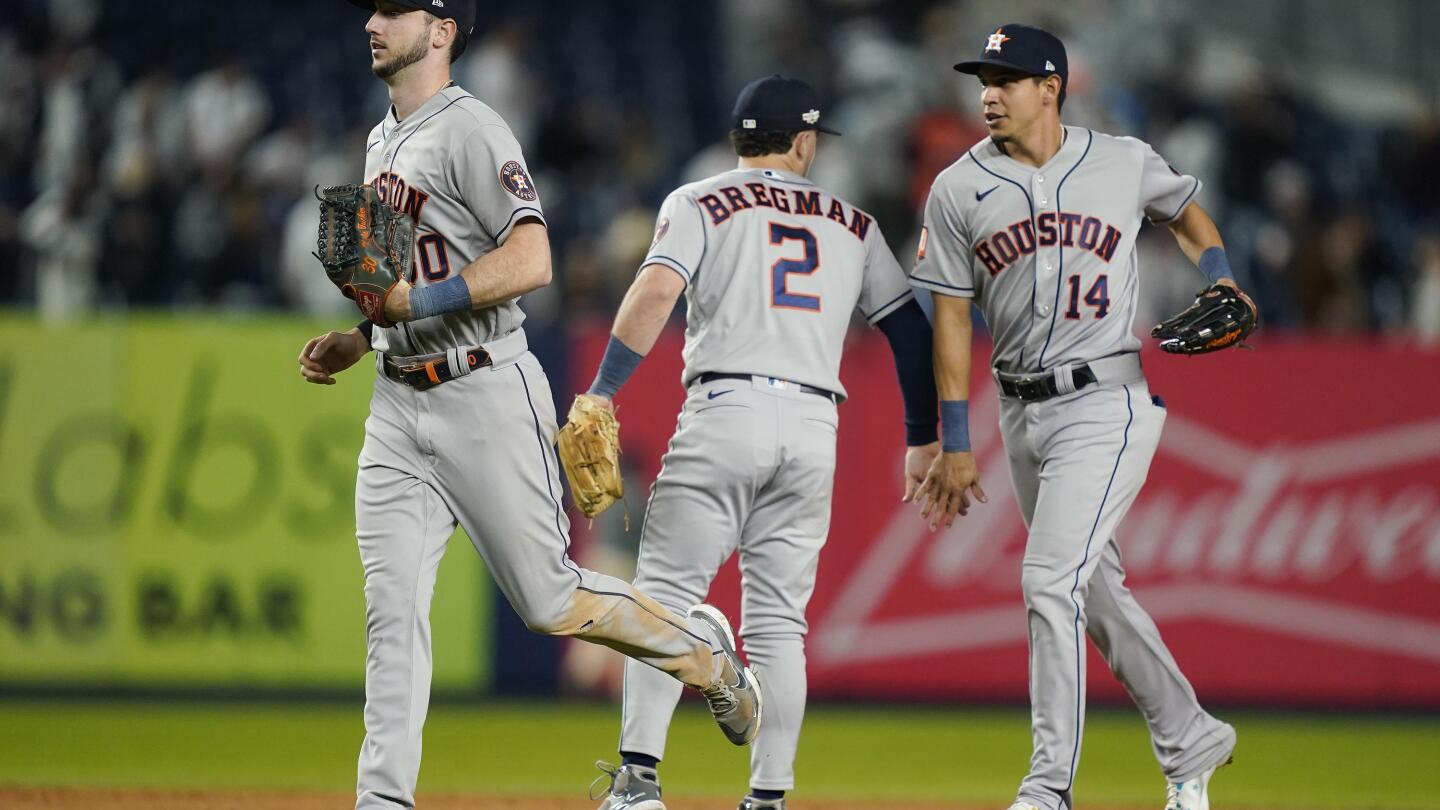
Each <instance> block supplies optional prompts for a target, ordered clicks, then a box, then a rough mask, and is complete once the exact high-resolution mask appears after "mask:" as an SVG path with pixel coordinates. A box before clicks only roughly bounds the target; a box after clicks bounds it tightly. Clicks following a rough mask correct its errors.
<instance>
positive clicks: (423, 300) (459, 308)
mask: <svg viewBox="0 0 1440 810" xmlns="http://www.w3.org/2000/svg"><path fill="white" fill-rule="evenodd" d="M467 309H470V287H469V286H468V285H467V284H466V283H465V277H464V276H451V277H450V278H447V279H445V280H444V281H442V282H440V283H439V284H429V285H426V286H424V287H413V288H411V290H410V320H412V321H418V320H420V319H421V318H429V317H431V316H432V315H444V314H445V313H447V312H463V311H465V310H467Z"/></svg>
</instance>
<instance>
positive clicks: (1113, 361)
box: [995, 353, 1144, 402]
mask: <svg viewBox="0 0 1440 810" xmlns="http://www.w3.org/2000/svg"><path fill="white" fill-rule="evenodd" d="M1142 376H1144V375H1143V374H1142V372H1141V370H1140V355H1138V354H1133V353H1131V354H1117V355H1115V356H1114V357H1106V358H1103V359H1100V360H1092V361H1091V362H1089V363H1067V364H1065V365H1063V366H1056V367H1055V368H1053V369H1051V370H1049V371H1044V372H1041V373H1039V374H1011V373H1009V372H1005V371H999V370H996V371H995V384H996V385H998V386H999V388H1000V394H1001V395H1002V396H1004V397H1005V398H1007V399H1018V400H1020V401H1021V402H1043V401H1044V400H1047V399H1050V398H1051V397H1058V396H1060V395H1062V394H1073V393H1075V392H1076V391H1079V390H1080V389H1082V388H1085V387H1086V386H1090V385H1095V384H1097V383H1098V384H1100V385H1115V384H1120V383H1128V382H1136V381H1138V380H1140V379H1141V377H1142Z"/></svg>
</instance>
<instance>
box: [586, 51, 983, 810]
mask: <svg viewBox="0 0 1440 810" xmlns="http://www.w3.org/2000/svg"><path fill="white" fill-rule="evenodd" d="M820 107H821V105H820V103H819V100H818V98H817V96H816V95H815V92H814V90H812V89H811V88H810V87H809V86H808V85H806V84H805V83H804V82H801V81H798V80H795V79H787V78H783V77H780V76H769V77H766V78H763V79H759V80H757V81H755V82H753V83H751V84H750V85H748V86H747V87H746V88H745V89H744V90H743V91H741V93H740V96H739V99H738V100H737V102H736V105H735V111H734V121H733V128H732V131H731V133H730V140H731V143H732V144H733V146H734V148H735V152H736V154H738V155H739V157H740V162H739V168H737V169H735V170H733V171H728V172H724V173H722V174H718V175H716V176H714V177H711V178H708V179H706V180H701V181H699V182H696V183H691V184H689V185H686V186H682V187H681V188H679V189H677V190H676V191H675V192H673V193H672V194H671V195H670V196H669V197H668V198H667V199H666V200H665V203H664V205H663V206H662V207H661V209H660V214H659V218H658V221H657V226H656V230H655V241H654V243H653V244H652V245H651V246H650V251H649V254H648V255H647V256H646V258H645V261H644V263H643V265H642V267H641V270H640V272H639V274H638V275H637V276H636V279H635V281H634V283H633V284H632V286H631V287H630V290H629V292H628V294H627V295H626V296H625V300H624V302H623V303H622V304H621V305H620V311H619V313H618V315H617V316H616V318H615V326H614V331H613V333H612V335H611V338H610V343H609V346H608V347H607V349H606V351H605V356H604V359H603V360H602V361H601V365H600V369H599V372H598V373H597V375H596V377H595V381H594V383H593V384H592V386H591V388H590V390H589V392H588V396H591V397H594V398H596V399H597V400H599V401H600V402H601V403H603V405H604V406H605V407H610V406H611V405H610V403H611V400H612V398H613V397H614V396H615V393H616V392H617V391H618V390H619V389H620V387H621V386H622V385H623V384H624V383H625V380H626V379H627V378H628V377H629V375H630V373H631V372H632V371H633V370H634V368H635V367H636V366H637V365H638V364H639V363H640V361H641V359H642V357H643V356H644V355H645V354H647V353H649V351H650V349H651V348H652V347H653V346H654V344H655V340H656V338H657V337H658V336H659V334H660V332H661V329H662V328H663V327H664V325H665V321H666V319H667V318H668V317H669V315H670V313H671V311H672V310H673V309H674V307H675V302H676V301H677V299H678V298H679V297H680V295H681V294H682V293H683V294H684V295H685V297H686V301H687V304H688V306H687V309H686V330H685V348H684V357H685V371H684V375H683V377H682V380H681V381H682V383H683V384H684V385H685V386H686V388H687V389H688V390H689V394H688V396H687V398H686V400H685V405H684V408H683V409H682V411H681V413H680V417H679V422H678V425H677V427H676V430H675V435H674V437H673V438H672V439H671V441H670V446H669V449H668V451H667V452H666V453H665V456H664V460H663V464H662V468H661V471H660V475H659V477H658V479H657V480H656V482H655V486H654V489H653V490H652V491H651V496H650V503H649V506H648V507H647V510H646V514H645V526H644V530H643V534H642V537H641V541H640V553H639V559H638V561H637V564H636V579H635V582H636V587H639V588H642V589H645V591H646V592H647V593H650V594H652V595H653V596H654V597H655V598H656V600H658V601H659V602H660V604H662V605H666V606H676V605H686V604H693V603H694V602H696V601H699V600H700V599H702V598H703V597H704V596H705V594H706V592H707V591H708V590H709V588H710V582H711V580H712V579H713V578H714V576H715V573H716V571H717V570H718V569H719V568H720V566H721V565H722V564H723V563H724V562H725V560H726V559H727V558H729V557H730V555H731V554H733V553H734V552H735V551H736V550H737V549H738V550H739V552H740V571H741V576H742V581H741V600H742V605H743V606H742V618H743V621H742V624H741V628H740V635H741V637H742V638H743V639H744V642H745V651H746V654H747V656H748V657H749V660H750V662H751V663H752V665H753V666H754V667H755V670H756V672H757V673H758V675H759V677H760V679H761V682H762V683H763V684H764V688H765V695H766V698H765V701H766V702H765V706H766V709H765V711H766V720H765V724H764V725H763V726H762V727H761V729H760V734H759V736H758V737H757V738H756V740H755V744H754V745H753V746H752V748H751V756H750V793H749V794H748V795H747V796H745V798H744V799H743V800H742V801H741V803H740V807H741V808H742V810H758V809H759V808H784V806H785V791H786V790H789V789H791V788H793V787H794V781H795V776H794V770H793V765H794V761H795V750H796V745H797V743H798V740H799V736H800V725H801V721H802V719H803V717H804V713H805V694H806V679H805V646H804V640H805V633H806V630H807V625H806V621H805V606H806V603H807V602H808V601H809V599H810V594H811V592H812V591H813V590H814V586H815V571H816V566H817V563H818V560H819V555H820V549H821V547H822V546H823V545H824V543H825V536H826V534H827V532H828V531H829V527H830V498H831V490H832V485H833V483H834V471H835V436H836V429H837V427H838V424H839V423H838V415H837V412H836V405H837V404H838V403H839V402H841V401H842V400H843V399H844V398H845V396H846V392H845V388H844V387H843V386H842V385H841V384H840V378H839V371H840V355H841V351H842V348H843V345H844V341H845V333H846V331H847V329H848V327H849V323H850V318H851V313H852V312H856V311H858V312H859V313H860V314H862V315H863V316H864V317H865V319H866V320H867V321H869V322H870V323H871V324H875V325H878V326H879V328H880V329H881V330H882V331H883V332H884V333H885V334H886V336H887V337H888V338H889V340H890V343H891V346H892V349H894V351H895V356H896V364H897V371H898V373H899V377H900V384H901V391H902V394H903V398H904V401H905V424H906V444H907V446H908V449H907V451H906V462H905V469H906V481H907V483H906V493H905V498H906V499H909V498H910V497H911V495H912V493H913V490H914V489H915V487H916V486H917V485H918V483H919V481H920V479H921V478H923V475H924V472H925V471H926V470H927V469H928V467H929V465H930V463H931V462H932V460H933V459H934V458H935V457H936V456H937V455H938V454H939V445H938V442H937V441H936V421H937V420H936V390H935V381H934V372H933V369H932V368H931V364H930V352H929V350H928V349H927V348H926V347H929V346H930V345H931V339H930V325H929V322H928V320H927V319H926V317H925V314H924V312H923V311H922V310H921V309H920V306H919V304H918V303H916V302H915V300H914V294H913V292H912V291H911V290H910V287H909V283H908V281H907V279H906V277H905V273H904V271H903V270H901V268H900V266H899V264H898V263H897V262H896V260H895V257H894V256H893V255H892V254H891V252H890V250H889V248H888V247H887V246H886V244H885V239H884V237H883V235H882V234H881V233H880V227H879V225H877V224H876V223H875V221H874V219H872V218H871V217H870V215H869V214H867V213H865V212H864V211H862V210H860V209H859V208H856V207H855V206H853V205H851V204H850V203H848V202H846V201H845V200H842V199H840V198H838V197H836V196H834V195H833V194H830V193H829V192H827V191H825V190H824V189H822V188H819V187H817V186H816V185H815V184H813V183H811V182H810V181H809V180H807V179H806V175H807V173H808V172H809V170H810V166H811V164H812V162H813V161H814V159H815V153H816V146H817V142H818V137H819V136H818V133H820V132H827V133H830V134H832V135H833V134H838V133H835V132H834V131H833V130H831V129H828V128H827V127H825V126H824V125H823V124H821V123H820V121H821V112H820ZM916 351H918V354H912V352H916ZM954 494H955V495H957V496H958V494H959V493H954ZM679 697H680V690H679V689H678V688H675V685H674V684H673V683H671V682H670V681H669V680H668V679H666V678H665V677H663V676H660V677H652V673H650V672H647V671H646V668H645V667H635V666H630V665H629V663H628V662H627V664H626V667H625V696H624V722H623V727H622V731H621V735H620V752H621V755H622V758H623V761H622V765H621V766H620V768H618V769H613V768H610V767H609V766H607V765H605V764H604V763H601V767H602V769H605V770H606V771H607V773H609V775H610V776H611V784H610V793H609V795H608V796H607V797H606V799H605V802H604V803H603V804H602V805H601V807H602V810H663V808H664V806H665V805H664V804H663V803H662V802H661V798H660V783H659V775H658V773H657V771H656V766H657V764H658V763H659V761H660V759H661V758H662V757H663V756H664V753H665V739H666V733H667V730H668V729H669V726H670V719H671V715H672V714H673V713H674V710H675V705H676V702H677V701H678V699H679ZM602 778H603V777H602Z"/></svg>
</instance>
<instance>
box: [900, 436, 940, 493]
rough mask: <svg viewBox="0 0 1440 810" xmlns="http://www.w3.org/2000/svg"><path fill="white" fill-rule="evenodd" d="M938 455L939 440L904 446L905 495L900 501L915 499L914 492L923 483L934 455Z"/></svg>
mask: <svg viewBox="0 0 1440 810" xmlns="http://www.w3.org/2000/svg"><path fill="white" fill-rule="evenodd" d="M938 455H940V442H938V441H934V442H931V443H929V444H922V445H918V446H916V447H907V448H905V496H904V497H902V498H901V499H900V501H901V502H902V503H909V502H911V501H913V500H915V496H916V494H918V493H919V492H920V486H921V485H922V484H924V483H925V476H926V474H928V473H929V472H930V465H932V464H934V463H935V457H936V456H938Z"/></svg>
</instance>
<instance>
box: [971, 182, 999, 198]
mask: <svg viewBox="0 0 1440 810" xmlns="http://www.w3.org/2000/svg"><path fill="white" fill-rule="evenodd" d="M999 187H1000V184H999V183H996V184H995V185H993V186H991V187H990V190H989V191H977V192H975V202H980V201H981V200H983V199H985V198H986V197H989V196H990V192H991V191H994V190H995V189H997V188H999Z"/></svg>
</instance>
